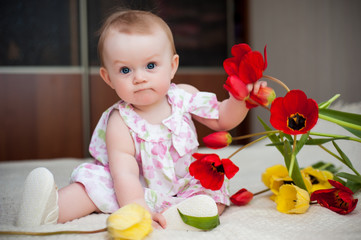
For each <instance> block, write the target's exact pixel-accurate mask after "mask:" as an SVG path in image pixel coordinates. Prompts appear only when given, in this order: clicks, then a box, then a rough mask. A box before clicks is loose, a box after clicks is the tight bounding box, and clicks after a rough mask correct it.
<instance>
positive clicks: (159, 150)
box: [152, 142, 167, 158]
mask: <svg viewBox="0 0 361 240" xmlns="http://www.w3.org/2000/svg"><path fill="white" fill-rule="evenodd" d="M166 152H167V147H166V146H165V145H164V144H163V143H161V142H160V143H158V144H154V146H153V148H152V154H153V155H154V156H158V157H159V158H163V157H164V155H165V153H166Z"/></svg>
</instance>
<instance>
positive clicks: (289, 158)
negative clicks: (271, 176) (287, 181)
mask: <svg viewBox="0 0 361 240" xmlns="http://www.w3.org/2000/svg"><path fill="white" fill-rule="evenodd" d="M284 152H285V154H284V160H285V164H286V167H287V169H288V174H289V175H290V177H291V178H292V180H293V182H294V183H295V184H296V185H297V186H298V187H300V188H302V189H304V190H306V191H307V187H306V185H305V182H304V181H303V178H302V175H301V171H300V167H299V166H298V161H297V158H296V156H295V155H294V154H292V148H291V145H290V143H289V142H288V140H285V142H284ZM291 164H293V166H292V169H290V168H291Z"/></svg>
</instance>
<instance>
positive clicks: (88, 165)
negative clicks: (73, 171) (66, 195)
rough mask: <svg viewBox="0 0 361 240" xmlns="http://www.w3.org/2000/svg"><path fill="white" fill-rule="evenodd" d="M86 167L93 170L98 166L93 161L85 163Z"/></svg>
mask: <svg viewBox="0 0 361 240" xmlns="http://www.w3.org/2000/svg"><path fill="white" fill-rule="evenodd" d="M84 167H85V168H87V169H92V170H93V169H96V168H97V166H96V165H94V164H92V163H89V164H85V166H84Z"/></svg>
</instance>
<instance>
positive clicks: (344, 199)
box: [311, 180, 358, 214]
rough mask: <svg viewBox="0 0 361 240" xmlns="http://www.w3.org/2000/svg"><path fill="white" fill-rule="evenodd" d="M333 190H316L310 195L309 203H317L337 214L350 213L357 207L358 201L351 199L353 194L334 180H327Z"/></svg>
mask: <svg viewBox="0 0 361 240" xmlns="http://www.w3.org/2000/svg"><path fill="white" fill-rule="evenodd" d="M328 181H329V182H330V184H331V185H332V186H334V187H335V188H331V189H322V190H317V191H315V192H313V193H312V194H311V201H317V202H318V203H319V204H320V205H321V206H322V207H326V208H328V209H330V210H332V211H334V212H337V213H339V214H347V213H350V212H352V211H353V210H354V209H355V208H356V205H357V201H358V199H354V198H353V192H352V191H351V190H350V189H349V188H348V187H345V186H344V185H342V184H341V183H339V182H336V181H334V180H328Z"/></svg>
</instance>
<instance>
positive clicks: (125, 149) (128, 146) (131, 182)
mask: <svg viewBox="0 0 361 240" xmlns="http://www.w3.org/2000/svg"><path fill="white" fill-rule="evenodd" d="M106 143H107V151H108V157H109V168H110V173H111V175H112V178H113V183H114V190H115V194H116V196H117V200H118V204H119V206H120V207H122V206H124V205H126V204H129V203H138V204H140V205H141V206H143V207H144V208H146V209H148V211H149V212H150V213H151V214H152V219H153V221H155V222H157V223H158V224H159V225H161V226H162V227H163V228H164V227H165V219H164V217H163V216H162V215H161V214H159V213H152V212H151V211H150V210H149V208H148V206H147V204H146V202H145V199H144V190H143V186H142V185H141V183H140V181H139V167H138V164H137V161H136V159H135V157H134V155H135V148H134V143H133V140H132V137H131V136H130V133H129V129H128V128H127V126H126V125H125V124H124V122H123V120H122V118H121V117H120V115H119V112H118V111H113V112H112V113H111V115H110V117H109V120H108V126H107V131H106Z"/></svg>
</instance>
